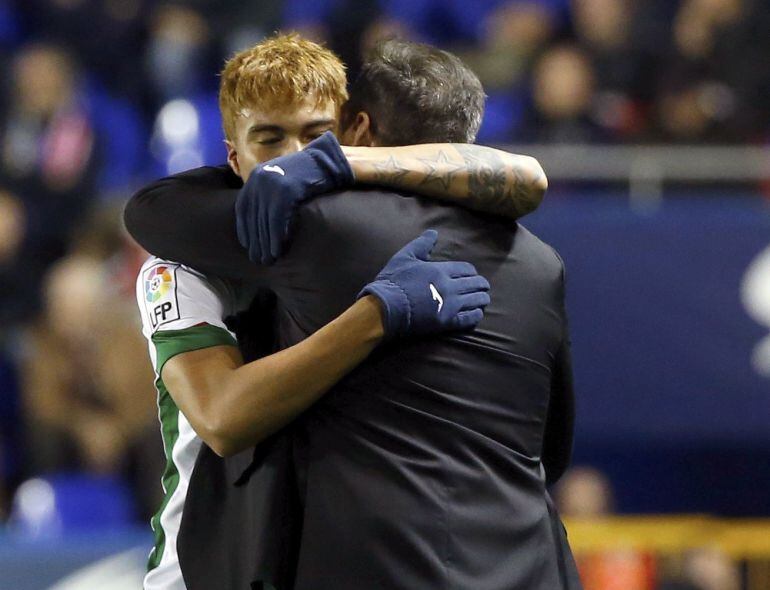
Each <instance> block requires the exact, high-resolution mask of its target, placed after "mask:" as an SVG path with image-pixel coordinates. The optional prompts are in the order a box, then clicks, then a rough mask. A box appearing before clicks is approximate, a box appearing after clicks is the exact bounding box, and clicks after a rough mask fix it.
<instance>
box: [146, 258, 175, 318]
mask: <svg viewBox="0 0 770 590" xmlns="http://www.w3.org/2000/svg"><path fill="white" fill-rule="evenodd" d="M176 268H177V267H176V266H174V265H169V264H158V265H157V266H153V267H151V268H148V269H147V270H146V271H144V277H143V279H144V299H145V305H146V306H147V315H148V316H149V318H150V323H151V324H152V327H153V328H157V327H158V326H160V325H161V324H165V323H166V322H170V321H172V320H178V319H179V304H178V303H177V300H176Z"/></svg>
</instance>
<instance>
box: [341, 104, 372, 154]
mask: <svg viewBox="0 0 770 590" xmlns="http://www.w3.org/2000/svg"><path fill="white" fill-rule="evenodd" d="M344 137H345V140H346V141H343V143H344V144H346V145H351V146H364V147H371V146H374V145H377V139H376V137H375V136H374V132H373V129H372V119H371V117H370V116H369V113H367V112H366V111H359V112H358V114H356V118H355V120H354V121H353V123H351V124H350V126H349V127H348V128H347V129H346V130H345V135H344Z"/></svg>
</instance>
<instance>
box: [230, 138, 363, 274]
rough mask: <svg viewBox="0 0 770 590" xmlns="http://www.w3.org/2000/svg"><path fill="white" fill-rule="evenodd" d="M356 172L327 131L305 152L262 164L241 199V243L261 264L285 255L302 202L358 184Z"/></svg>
mask: <svg viewBox="0 0 770 590" xmlns="http://www.w3.org/2000/svg"><path fill="white" fill-rule="evenodd" d="M353 180H354V176H353V170H352V169H351V167H350V164H349V163H348V160H347V158H346V157H345V154H343V153H342V148H341V147H340V144H339V143H338V142H337V138H335V137H334V135H333V134H332V133H331V132H330V131H327V132H326V133H324V134H323V135H322V136H321V137H319V138H318V139H315V140H313V141H311V142H310V143H309V144H307V146H306V147H305V149H304V150H302V151H300V152H296V153H294V154H290V155H288V156H281V157H280V158H275V159H274V160H270V161H269V162H265V163H263V164H260V165H259V166H257V167H256V168H255V169H254V171H253V172H252V173H251V175H250V176H249V179H248V180H247V181H246V184H245V185H244V186H243V188H242V189H241V190H240V192H239V193H238V198H237V199H236V201H235V220H236V230H237V232H238V241H239V242H240V243H241V246H243V247H244V248H246V249H247V250H248V253H249V259H250V260H251V261H252V262H255V263H262V264H272V263H273V262H275V261H276V259H277V258H278V257H279V256H280V255H281V254H282V253H283V251H284V248H285V246H286V244H287V242H288V238H289V232H290V225H291V221H292V218H293V216H294V212H295V210H296V208H297V206H298V205H299V204H300V203H302V202H303V201H305V200H307V199H309V198H311V197H315V196H318V195H320V194H323V193H328V192H331V191H334V190H339V189H342V188H345V187H347V186H350V185H352V184H353Z"/></svg>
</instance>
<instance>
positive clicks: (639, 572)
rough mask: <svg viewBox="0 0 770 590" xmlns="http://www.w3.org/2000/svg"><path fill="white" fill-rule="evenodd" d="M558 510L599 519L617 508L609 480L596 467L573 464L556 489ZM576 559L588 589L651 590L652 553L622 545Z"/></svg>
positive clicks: (566, 515) (652, 577)
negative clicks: (611, 549)
mask: <svg viewBox="0 0 770 590" xmlns="http://www.w3.org/2000/svg"><path fill="white" fill-rule="evenodd" d="M556 502H557V506H558V508H559V512H560V513H561V515H562V516H563V517H565V518H568V519H569V518H576V519H600V518H603V517H606V516H609V515H610V514H612V513H613V512H614V499H613V493H612V487H611V485H610V482H609V480H608V479H607V478H606V477H605V476H604V475H603V474H602V473H600V472H599V471H597V470H596V469H592V468H590V467H573V468H572V469H570V470H568V471H567V473H565V474H564V476H563V477H562V478H561V480H560V481H559V485H558V487H557V490H556ZM575 561H576V563H577V566H578V570H579V572H580V578H581V580H582V582H583V587H584V588H585V590H652V588H653V584H654V581H655V561H654V559H653V556H652V555H648V554H645V553H641V552H638V551H634V550H631V549H624V548H622V547H619V548H618V549H615V550H613V551H607V552H602V553H598V552H596V553H576V554H575Z"/></svg>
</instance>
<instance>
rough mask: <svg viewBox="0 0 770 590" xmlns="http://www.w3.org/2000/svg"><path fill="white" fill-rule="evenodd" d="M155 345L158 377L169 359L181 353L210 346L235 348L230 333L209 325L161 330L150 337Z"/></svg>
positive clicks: (233, 339)
mask: <svg viewBox="0 0 770 590" xmlns="http://www.w3.org/2000/svg"><path fill="white" fill-rule="evenodd" d="M152 343H153V344H154V345H155V353H156V355H157V356H156V361H155V372H156V373H157V374H158V375H160V374H161V371H162V370H163V365H165V364H166V361H168V360H169V359H170V358H172V357H174V356H176V355H178V354H181V353H183V352H192V351H193V350H200V349H201V348H210V347H212V346H226V345H228V344H229V345H231V346H237V343H236V342H235V338H233V337H232V336H231V335H230V333H229V332H228V331H227V330H225V329H223V328H219V327H217V326H212V325H211V324H201V325H199V326H192V327H191V328H184V329H182V330H163V331H160V332H155V334H153V335H152Z"/></svg>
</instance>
